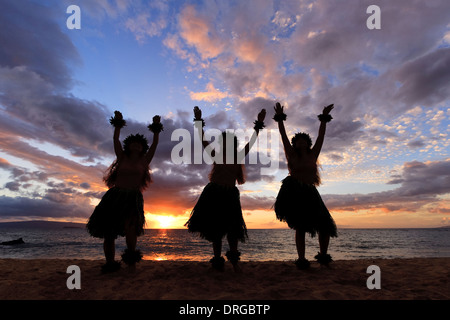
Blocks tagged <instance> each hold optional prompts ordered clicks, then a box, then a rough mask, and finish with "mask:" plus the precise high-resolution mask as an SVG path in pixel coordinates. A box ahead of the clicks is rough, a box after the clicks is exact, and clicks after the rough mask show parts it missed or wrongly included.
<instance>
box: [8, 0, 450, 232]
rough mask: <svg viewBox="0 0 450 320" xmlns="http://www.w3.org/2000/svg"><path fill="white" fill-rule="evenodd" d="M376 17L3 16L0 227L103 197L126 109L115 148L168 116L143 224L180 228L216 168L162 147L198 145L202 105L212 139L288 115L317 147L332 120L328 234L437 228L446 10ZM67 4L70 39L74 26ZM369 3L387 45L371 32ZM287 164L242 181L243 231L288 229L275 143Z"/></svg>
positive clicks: (218, 8) (16, 8)
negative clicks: (115, 127)
mask: <svg viewBox="0 0 450 320" xmlns="http://www.w3.org/2000/svg"><path fill="white" fill-rule="evenodd" d="M372 2H373V1H346V2H342V1H325V0H316V1H314V0H299V1H273V0H251V1H162V0H154V1H128V0H110V1H108V0H101V1H75V0H73V1H44V2H42V1H23V2H21V3H20V5H19V4H17V3H15V2H14V1H4V2H2V4H1V5H0V9H1V12H2V13H1V16H0V42H1V45H2V46H1V49H0V114H1V119H2V121H1V125H2V127H1V128H2V129H1V134H2V139H3V141H2V143H1V144H0V205H1V206H2V207H3V208H5V209H4V210H3V212H0V220H4V221H11V220H27V219H36V218H42V219H53V220H71V221H85V220H86V219H87V217H88V216H89V215H90V213H91V212H92V209H93V206H94V205H95V204H96V203H97V202H98V201H99V198H100V197H101V194H102V192H104V191H105V186H104V185H103V184H102V181H101V177H102V174H103V172H104V170H105V169H106V167H107V166H108V165H109V163H110V162H111V161H112V160H113V152H112V148H111V135H112V129H111V128H110V126H109V124H108V118H109V117H110V116H111V115H112V113H113V111H114V110H120V111H122V113H123V114H124V117H125V118H126V119H127V120H128V122H129V126H128V127H127V128H126V129H125V130H124V132H123V135H122V137H125V135H126V134H129V133H136V132H137V131H139V132H142V133H146V134H147V135H148V136H149V137H150V136H151V134H150V133H148V132H147V131H146V125H147V124H148V122H150V121H151V118H152V117H153V115H155V114H160V115H161V116H162V118H163V123H164V124H165V127H166V130H165V131H164V133H163V135H162V137H161V143H160V146H159V148H158V151H157V154H156V156H155V160H154V162H153V163H152V170H153V176H154V181H155V183H154V185H152V186H151V187H150V188H149V189H148V190H147V191H146V193H145V194H144V196H145V199H146V208H145V209H146V213H147V217H148V221H149V225H150V226H154V227H157V226H158V222H157V221H158V219H160V218H161V217H162V216H170V217H171V218H172V220H171V221H172V225H171V226H172V227H182V224H183V221H185V220H187V217H188V213H189V211H190V209H191V208H192V204H193V202H195V198H196V196H197V195H198V193H199V192H201V190H202V187H203V186H204V185H205V184H206V183H207V174H208V172H209V170H210V168H209V167H208V166H207V165H191V166H188V165H182V166H175V165H174V164H173V163H171V161H170V154H171V150H172V148H173V147H174V145H175V144H176V142H173V141H171V140H170V136H171V133H172V132H173V131H174V130H176V129H178V128H185V129H188V130H192V117H193V115H192V108H193V107H194V106H196V105H198V106H200V107H201V108H202V110H203V114H204V118H205V120H206V121H207V128H218V129H221V130H224V129H227V128H230V129H235V128H251V127H252V123H253V121H254V119H255V118H256V115H257V113H258V112H259V110H260V109H261V108H266V109H267V111H268V114H267V118H266V129H265V130H266V132H270V131H271V130H276V129H277V128H276V124H275V123H274V122H273V120H271V118H272V116H273V115H272V114H273V112H272V111H273V109H272V107H273V105H274V104H275V101H280V102H281V103H282V104H283V105H285V106H286V112H287V114H288V120H287V122H286V126H287V128H288V133H289V135H293V134H294V133H295V132H298V131H306V132H309V133H310V134H311V136H312V137H313V140H314V139H315V137H316V135H317V131H318V125H319V124H318V121H317V119H316V115H317V114H318V113H320V112H321V109H322V107H323V106H324V105H327V104H329V103H334V104H335V109H334V110H333V117H334V120H333V121H332V122H331V123H330V124H329V126H328V128H327V135H326V138H325V144H324V147H323V149H322V153H321V157H320V162H321V165H322V180H323V184H322V185H321V186H320V188H319V191H320V193H321V194H322V195H323V198H324V200H325V202H326V203H327V205H328V206H329V208H330V211H331V212H332V214H333V216H334V217H335V220H336V222H337V223H338V225H341V226H351V227H421V226H426V227H431V226H441V225H447V224H448V222H449V214H450V197H449V193H450V189H449V188H450V181H449V179H450V178H449V176H448V172H450V170H448V169H449V167H450V157H449V140H448V134H449V120H448V119H449V108H448V107H449V98H448V97H449V93H450V92H449V88H448V83H449V80H450V75H449V71H448V70H450V68H449V63H450V62H449V57H450V55H449V50H450V48H449V45H450V27H449V25H448V21H450V19H449V18H450V15H449V13H448V12H450V10H449V9H450V7H449V4H448V1H439V0H434V1H427V2H423V1H396V2H395V3H393V2H391V1H375V2H376V3H375V2H374V3H372ZM71 4H76V5H78V6H79V7H80V8H81V18H82V20H81V29H80V30H69V29H67V27H66V19H67V18H68V17H69V14H67V13H66V8H67V7H68V6H69V5H71ZM370 4H377V5H378V6H379V7H380V8H381V29H380V30H368V29H367V27H366V20H367V18H368V17H369V15H368V14H367V13H366V8H367V7H368V6H369V5H370ZM275 142H276V143H279V144H280V143H281V141H280V140H278V141H274V143H275ZM279 159H280V162H279V166H280V168H279V170H278V171H277V172H276V173H275V174H274V175H273V176H262V175H261V174H260V169H261V165H256V166H251V165H248V166H247V174H248V179H247V183H246V184H245V185H243V186H241V187H240V190H241V193H242V205H243V208H244V212H245V216H246V221H248V225H249V226H250V227H276V228H278V227H285V226H284V225H283V224H282V223H279V222H277V221H276V219H275V216H274V213H273V211H272V210H271V204H272V203H273V201H274V198H275V197H276V194H277V190H278V188H279V186H280V181H281V179H283V178H284V177H285V176H286V175H287V169H286V164H285V158H284V154H283V152H282V148H281V144H280V154H279ZM74 203H75V204H76V205H74ZM70 204H72V206H71V205H70ZM38 207H39V208H45V210H44V209H42V210H36V209H35V208H38ZM33 210H34V211H33Z"/></svg>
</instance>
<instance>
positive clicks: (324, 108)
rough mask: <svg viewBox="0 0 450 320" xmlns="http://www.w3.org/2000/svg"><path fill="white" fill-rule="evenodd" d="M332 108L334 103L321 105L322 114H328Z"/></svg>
mask: <svg viewBox="0 0 450 320" xmlns="http://www.w3.org/2000/svg"><path fill="white" fill-rule="evenodd" d="M333 108H334V104H330V105H329V106H326V107H323V111H322V113H323V114H329V113H330V112H331V110H333Z"/></svg>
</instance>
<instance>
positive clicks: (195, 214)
mask: <svg viewBox="0 0 450 320" xmlns="http://www.w3.org/2000/svg"><path fill="white" fill-rule="evenodd" d="M194 115H195V118H194V121H199V122H198V123H199V124H200V125H201V126H204V121H203V119H202V112H201V110H200V109H199V108H198V107H195V108H194ZM265 115H266V111H265V110H264V109H263V110H262V111H261V112H260V113H259V114H258V118H257V120H256V121H255V126H254V129H255V131H254V133H253V136H252V137H251V139H250V142H249V143H247V144H246V146H245V147H244V150H243V153H240V152H238V150H237V147H238V141H237V138H236V136H234V135H233V134H232V133H229V132H223V133H222V136H221V139H220V142H221V143H220V144H221V148H220V150H213V151H212V152H211V156H212V157H213V158H215V159H220V161H215V162H214V163H213V167H212V170H211V173H210V175H209V181H210V182H209V183H208V184H207V185H206V187H205V188H204V189H203V192H202V193H201V195H200V197H199V199H198V201H197V204H196V205H195V207H194V209H193V210H192V212H191V216H190V218H189V220H188V221H187V222H186V224H185V225H186V226H187V227H188V230H189V231H190V232H194V233H199V235H200V236H201V237H202V238H204V239H206V240H208V241H210V242H212V245H213V251H214V257H213V258H212V259H211V260H210V262H211V264H212V267H213V268H214V269H217V270H223V268H224V263H225V259H224V258H223V257H222V256H221V254H222V253H221V251H222V239H223V238H224V237H225V236H226V237H227V240H228V244H229V246H230V250H229V251H228V252H227V253H226V257H227V258H228V260H229V261H230V262H231V264H232V265H233V268H234V271H236V272H240V271H241V269H240V267H239V265H238V261H239V260H240V255H241V253H240V251H239V250H238V242H239V241H241V242H244V241H245V239H246V238H247V237H248V236H247V228H246V225H245V221H244V218H243V216H242V209H241V203H240V195H239V190H238V188H237V187H236V182H237V183H238V184H243V183H244V182H245V178H244V165H243V164H242V161H241V160H243V158H242V157H245V156H246V155H247V154H248V152H249V151H250V148H251V145H252V143H254V142H255V140H256V137H257V135H258V133H259V131H260V130H261V129H262V128H263V127H264V118H265ZM201 131H202V137H201V138H202V139H201V140H202V143H203V147H204V148H206V147H207V146H208V145H209V143H208V142H207V141H205V140H204V139H203V135H204V132H203V129H202V130H201ZM230 142H232V143H233V145H230ZM227 143H228V145H227ZM228 152H232V153H233V154H234V157H233V161H231V163H227V156H226V155H227V153H228ZM228 158H230V156H229V157H228Z"/></svg>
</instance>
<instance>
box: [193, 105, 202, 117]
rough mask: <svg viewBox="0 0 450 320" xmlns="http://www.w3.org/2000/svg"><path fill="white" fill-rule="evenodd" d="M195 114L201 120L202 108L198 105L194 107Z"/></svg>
mask: <svg viewBox="0 0 450 320" xmlns="http://www.w3.org/2000/svg"><path fill="white" fill-rule="evenodd" d="M194 116H195V119H197V120H200V119H201V118H202V110H200V108H199V107H197V106H195V107H194Z"/></svg>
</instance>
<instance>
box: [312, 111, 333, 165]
mask: <svg viewBox="0 0 450 320" xmlns="http://www.w3.org/2000/svg"><path fill="white" fill-rule="evenodd" d="M333 108H334V105H333V104H330V105H329V106H326V107H324V108H323V112H322V115H319V119H320V127H319V135H318V137H317V140H316V143H315V144H314V147H312V149H311V150H312V153H313V155H314V156H315V157H316V159H317V158H318V157H319V154H320V150H322V145H323V141H324V139H325V131H326V128H327V122H330V121H331V119H332V117H331V115H330V112H331V110H333Z"/></svg>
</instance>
